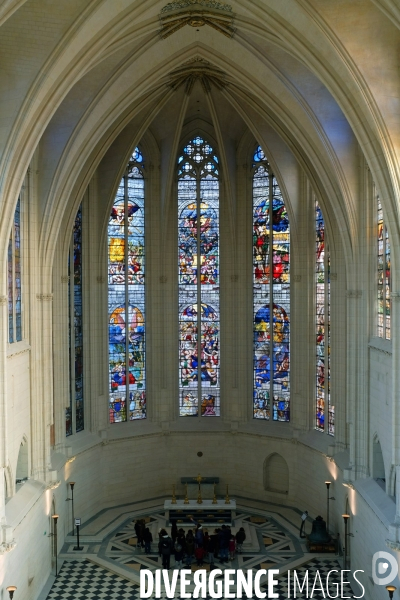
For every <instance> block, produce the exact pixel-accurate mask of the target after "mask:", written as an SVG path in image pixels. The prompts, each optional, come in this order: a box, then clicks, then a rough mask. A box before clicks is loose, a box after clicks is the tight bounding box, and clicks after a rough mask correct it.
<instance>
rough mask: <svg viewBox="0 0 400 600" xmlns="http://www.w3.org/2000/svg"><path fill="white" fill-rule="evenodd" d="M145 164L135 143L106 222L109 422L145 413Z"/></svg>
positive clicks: (133, 417) (143, 415) (134, 417)
mask: <svg viewBox="0 0 400 600" xmlns="http://www.w3.org/2000/svg"><path fill="white" fill-rule="evenodd" d="M143 163H144V160H143V155H142V153H141V151H140V150H139V148H138V147H136V148H135V150H134V151H133V154H132V156H131V159H130V161H129V163H128V165H127V168H126V171H125V174H124V175H123V177H122V179H121V182H120V185H119V187H118V190H117V193H116V196H115V200H114V204H113V206H112V209H111V215H110V219H109V222H108V315H109V393H110V399H109V411H110V417H109V418H110V423H121V422H124V421H127V420H129V421H133V420H136V419H144V418H145V417H146V355H145V215H144V203H145V195H144V194H145V190H144V174H143ZM128 411H129V412H128ZM128 415H129V418H128Z"/></svg>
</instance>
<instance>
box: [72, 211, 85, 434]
mask: <svg viewBox="0 0 400 600" xmlns="http://www.w3.org/2000/svg"><path fill="white" fill-rule="evenodd" d="M73 260H74V313H73V314H74V348H75V350H74V371H75V430H76V432H79V431H83V429H84V409H83V330H82V207H81V206H80V207H79V209H78V212H77V215H76V218H75V224H74V232H73Z"/></svg>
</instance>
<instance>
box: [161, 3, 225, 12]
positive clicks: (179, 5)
mask: <svg viewBox="0 0 400 600" xmlns="http://www.w3.org/2000/svg"><path fill="white" fill-rule="evenodd" d="M195 4H199V5H200V6H204V7H205V8H213V9H216V10H226V11H227V12H232V6H231V5H230V4H225V3H223V2H216V1H215V0H176V1H175V2H169V4H167V5H166V6H164V7H163V8H162V9H161V14H163V13H166V12H170V11H172V10H180V9H182V8H187V7H188V6H194V5H195Z"/></svg>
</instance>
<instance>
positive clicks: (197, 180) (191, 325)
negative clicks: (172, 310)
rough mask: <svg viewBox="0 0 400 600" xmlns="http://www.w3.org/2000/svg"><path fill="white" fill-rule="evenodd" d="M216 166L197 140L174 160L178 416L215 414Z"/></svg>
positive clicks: (217, 396) (217, 409)
mask: <svg viewBox="0 0 400 600" xmlns="http://www.w3.org/2000/svg"><path fill="white" fill-rule="evenodd" d="M217 162H218V161H217V159H216V156H215V153H214V150H213V149H212V147H211V146H210V145H209V144H208V143H207V142H206V141H205V140H204V139H203V138H201V137H200V136H197V137H195V138H194V139H193V140H192V141H190V142H189V143H188V144H187V145H186V146H185V147H184V149H183V153H182V155H181V156H180V157H179V158H178V165H179V167H178V177H179V180H178V206H179V208H178V281H179V414H180V416H194V417H196V416H199V414H200V415H201V416H202V417H213V416H219V415H220V379H219V352H220V348H219V182H218V169H217ZM199 332H200V336H199ZM199 357H200V360H199Z"/></svg>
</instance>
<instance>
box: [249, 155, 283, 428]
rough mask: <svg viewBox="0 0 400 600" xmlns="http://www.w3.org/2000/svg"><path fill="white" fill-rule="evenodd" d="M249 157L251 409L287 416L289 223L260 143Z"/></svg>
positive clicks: (257, 414) (279, 418) (266, 414)
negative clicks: (252, 329) (250, 163)
mask: <svg viewBox="0 0 400 600" xmlns="http://www.w3.org/2000/svg"><path fill="white" fill-rule="evenodd" d="M253 158H254V168H255V170H254V176H253V286H254V387H253V394H254V398H253V412H254V418H256V419H266V420H270V419H272V420H274V421H289V420H290V412H289V411H290V225H289V218H288V215H287V211H286V207H285V204H284V201H283V198H282V194H281V191H280V189H279V186H278V183H277V181H276V179H275V177H273V176H272V175H270V167H269V164H268V162H267V160H266V157H265V154H264V152H263V150H262V149H261V147H260V146H258V147H257V149H256V151H255V153H254V157H253ZM270 186H272V188H271V189H270ZM271 200H272V211H271V208H270V207H271ZM271 213H272V214H271ZM271 259H272V260H271ZM271 264H272V277H271ZM271 315H272V318H271ZM271 324H272V325H271ZM271 399H272V402H271Z"/></svg>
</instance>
